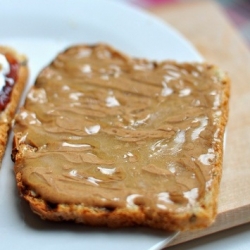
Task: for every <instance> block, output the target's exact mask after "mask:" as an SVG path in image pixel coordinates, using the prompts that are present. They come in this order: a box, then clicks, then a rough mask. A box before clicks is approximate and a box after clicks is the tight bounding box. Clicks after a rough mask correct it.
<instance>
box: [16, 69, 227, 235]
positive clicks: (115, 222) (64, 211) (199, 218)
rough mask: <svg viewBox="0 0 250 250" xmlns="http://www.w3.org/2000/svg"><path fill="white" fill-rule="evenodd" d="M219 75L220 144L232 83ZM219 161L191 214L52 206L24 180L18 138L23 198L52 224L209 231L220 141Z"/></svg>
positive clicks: (219, 169)
mask: <svg viewBox="0 0 250 250" xmlns="http://www.w3.org/2000/svg"><path fill="white" fill-rule="evenodd" d="M213 69H214V72H215V74H217V75H219V76H220V80H221V84H222V86H223V95H222V100H221V112H222V115H221V117H220V120H219V125H218V128H219V134H218V139H219V140H218V141H221V142H223V137H224V131H225V126H226V123H227V119H228V101H229V93H230V80H229V78H228V76H227V75H226V74H224V72H222V71H221V70H220V69H219V68H217V67H216V66H213ZM214 150H215V152H216V156H217V160H216V162H215V164H214V167H213V179H212V183H213V184H212V186H211V187H210V188H209V190H208V191H206V195H205V196H204V197H203V198H202V199H201V200H200V202H199V204H198V205H197V206H196V207H193V208H192V209H191V210H190V211H185V212H180V211H178V212H177V211H171V210H162V211H157V212H156V211H154V210H153V209H150V208H145V207H143V206H137V207H134V208H115V209H107V208H97V207H88V206H85V205H84V204H52V203H50V202H47V201H45V200H44V199H43V198H42V197H40V196H39V194H36V193H35V192H34V190H32V189H31V188H30V187H28V186H26V184H25V183H24V182H23V180H22V174H21V172H20V168H21V166H20V165H19V163H20V161H21V160H22V156H23V155H22V150H21V148H20V145H19V138H18V134H16V135H15V138H14V146H13V152H14V153H13V158H14V160H15V173H16V181H17V186H18V189H19V192H20V194H21V196H22V197H23V198H24V199H25V200H26V201H28V203H29V205H30V207H31V209H32V210H33V212H34V213H36V214H38V215H39V216H40V217H41V218H42V219H47V220H52V221H74V222H76V223H83V224H86V225H91V226H108V227H112V228H117V227H128V226H147V227H151V228H157V229H163V230H167V231H177V230H180V231H185V230H193V229H200V228H205V227H208V226H209V225H211V223H212V222H213V221H214V220H215V216H216V213H217V199H218V192H219V183H220V180H221V175H222V160H223V148H222V145H221V143H220V142H217V143H215V144H214Z"/></svg>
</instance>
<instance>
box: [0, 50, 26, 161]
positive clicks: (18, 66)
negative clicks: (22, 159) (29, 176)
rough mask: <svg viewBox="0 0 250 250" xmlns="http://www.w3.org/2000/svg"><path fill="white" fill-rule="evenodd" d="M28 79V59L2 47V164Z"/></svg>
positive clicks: (0, 115) (0, 123) (0, 137)
mask: <svg viewBox="0 0 250 250" xmlns="http://www.w3.org/2000/svg"><path fill="white" fill-rule="evenodd" d="M27 78H28V68H27V59H26V57H25V56H23V55H20V54H19V53H18V52H16V51H15V50H14V49H12V48H10V47H6V46H0V162H2V158H3V156H4V153H5V148H6V144H7V141H8V135H9V130H10V127H11V122H12V119H13V117H14V114H15V111H16V108H17V106H18V103H19V101H20V98H21V95H22V93H23V89H24V86H25V84H26V82H27Z"/></svg>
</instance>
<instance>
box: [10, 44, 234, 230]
mask: <svg viewBox="0 0 250 250" xmlns="http://www.w3.org/2000/svg"><path fill="white" fill-rule="evenodd" d="M228 99H229V79H228V77H227V75H226V74H225V73H224V72H222V71H221V70H220V69H218V67H216V66H213V65H210V64H207V63H177V62H173V61H163V62H152V61H148V60H144V59H136V58H131V57H129V56H127V55H125V54H123V53H121V52H119V51H117V50H116V49H114V48H112V47H110V46H108V45H105V44H97V45H93V46H90V45H77V46H72V47H70V48H68V49H67V50H66V51H64V52H62V53H60V54H59V55H58V56H57V57H56V58H55V59H54V61H53V62H52V63H51V64H50V65H49V66H47V67H45V68H44V69H43V70H42V72H41V73H40V74H39V76H38V77H37V80H36V82H35V85H34V86H33V87H32V88H31V90H30V92H29V94H28V96H27V99H26V102H25V105H24V107H23V108H22V109H21V110H20V112H19V113H18V114H17V116H16V117H15V126H14V134H15V136H14V146H13V152H12V158H13V161H15V167H14V169H15V174H16V181H17V186H18V189H19V191H20V194H21V196H22V197H23V198H24V199H25V200H27V201H28V203H29V204H30V207H31V209H32V210H33V211H34V212H35V213H36V214H38V215H40V216H41V218H43V219H48V220H52V221H63V220H66V221H75V222H77V223H84V224H86V225H92V226H108V227H127V226H147V227H152V228H159V229H163V230H171V231H172V230H173V231H174V230H192V229H198V228H204V227H207V226H209V225H210V224H211V223H212V222H213V221H214V219H215V216H216V208H217V198H218V190H219V182H220V179H221V174H222V157H223V134H224V130H225V125H226V122H227V117H228Z"/></svg>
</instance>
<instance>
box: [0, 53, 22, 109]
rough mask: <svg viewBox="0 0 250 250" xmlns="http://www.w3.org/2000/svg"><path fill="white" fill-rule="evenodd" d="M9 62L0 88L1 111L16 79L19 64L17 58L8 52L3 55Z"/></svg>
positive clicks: (8, 99)
mask: <svg viewBox="0 0 250 250" xmlns="http://www.w3.org/2000/svg"><path fill="white" fill-rule="evenodd" d="M5 57H6V59H7V61H8V62H9V64H10V72H9V73H8V74H7V75H6V78H5V85H4V87H3V88H2V89H1V90H0V111H3V110H4V109H5V108H6V106H7V104H8V103H9V101H10V96H11V92H12V89H13V87H14V85H15V83H16V81H17V76H18V69H19V64H18V62H17V60H16V59H15V58H14V57H13V56H11V55H10V54H6V55H5Z"/></svg>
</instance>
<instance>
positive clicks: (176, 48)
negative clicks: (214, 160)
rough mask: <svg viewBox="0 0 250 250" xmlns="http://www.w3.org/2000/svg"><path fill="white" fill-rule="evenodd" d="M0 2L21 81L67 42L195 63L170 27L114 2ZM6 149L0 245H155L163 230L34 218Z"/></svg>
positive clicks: (3, 30)
mask: <svg viewBox="0 0 250 250" xmlns="http://www.w3.org/2000/svg"><path fill="white" fill-rule="evenodd" d="M0 6H1V15H0V23H1V25H0V44H6V45H10V46H13V47H15V48H16V49H18V50H19V51H22V52H23V53H25V54H26V55H27V56H28V58H29V66H30V70H31V76H30V81H29V86H30V85H31V84H32V83H33V81H34V79H35V76H36V75H37V73H38V72H39V70H41V68H42V67H44V66H45V65H46V64H47V63H49V61H50V60H51V59H52V58H53V57H54V56H55V55H56V54H57V53H58V52H59V51H61V50H63V49H64V48H65V47H67V46H68V45H71V44H75V43H96V42H106V43H109V44H111V45H113V46H115V47H116V48H118V49H120V50H122V51H124V52H126V53H128V54H130V55H132V56H137V57H144V58H148V59H155V60H162V59H174V60H178V61H201V57H200V55H199V54H198V53H197V52H196V51H195V50H194V49H193V47H192V46H191V45H190V44H189V43H188V42H187V41H186V40H185V39H183V38H182V37H181V36H180V35H179V34H178V33H177V32H176V31H175V30H173V29H172V28H171V27H169V26H167V25H166V24H164V23H162V22H161V21H159V20H157V19H155V18H154V17H152V16H150V15H149V14H146V13H143V12H141V11H140V10H138V9H135V8H132V7H131V6H128V5H124V4H122V3H119V2H115V1H111V0H109V1H107V0H92V1H87V0H75V1H69V0H68V1H67V0H53V1H48V0H47V1H45V0H36V1H34V0H22V1H18V0H0ZM29 86H28V87H29ZM27 89H28V88H27ZM27 89H26V91H27ZM10 153H11V140H10V141H9V144H8V147H7V151H6V154H5V157H4V160H3V164H2V169H1V172H0V249H15V250H19V249H21V250H22V249H26V248H27V247H28V248H30V249H36V250H40V249H46V250H49V249H53V250H55V249H60V250H69V249H74V250H78V249H79V250H80V249H88V250H90V249H108V250H112V249H120V250H123V249H124V250H125V249H130V250H133V249H135V250H140V249H143V250H144V249H151V250H152V249H159V248H160V246H162V245H164V244H165V243H166V241H167V240H168V237H170V236H171V234H168V233H166V232H162V231H156V230H149V229H141V228H139V229H135V228H133V229H121V230H110V229H104V228H90V227H85V226H82V225H74V224H64V223H62V224H58V223H51V222H45V221H42V220H40V218H38V217H37V216H36V215H34V214H33V213H32V212H31V211H30V209H29V207H28V205H27V204H26V203H25V202H24V201H22V200H21V199H19V197H18V194H17V189H16V186H15V181H14V174H13V163H12V162H11V160H10Z"/></svg>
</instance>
